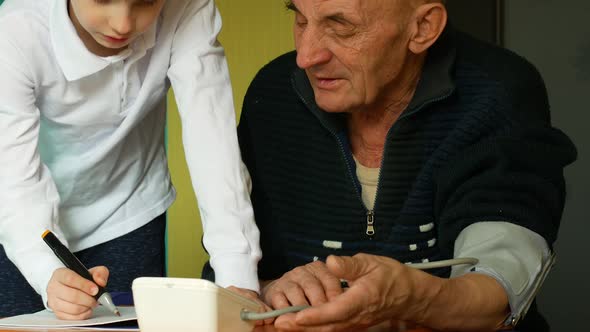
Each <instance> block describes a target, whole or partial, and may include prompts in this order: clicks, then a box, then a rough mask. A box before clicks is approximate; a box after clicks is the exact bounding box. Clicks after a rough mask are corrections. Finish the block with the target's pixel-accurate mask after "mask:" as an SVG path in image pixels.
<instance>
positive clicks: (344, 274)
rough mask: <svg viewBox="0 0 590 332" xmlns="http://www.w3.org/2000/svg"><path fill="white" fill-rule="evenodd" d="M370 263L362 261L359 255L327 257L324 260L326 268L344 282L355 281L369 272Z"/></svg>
mask: <svg viewBox="0 0 590 332" xmlns="http://www.w3.org/2000/svg"><path fill="white" fill-rule="evenodd" d="M369 264H370V262H369V261H368V260H366V259H363V258H362V256H361V255H356V256H353V257H349V256H329V257H328V258H327V259H326V266H327V267H328V270H330V272H332V273H333V274H334V275H335V276H336V277H338V278H341V279H346V280H355V279H358V278H359V277H361V276H363V275H365V274H366V273H367V272H368V271H369Z"/></svg>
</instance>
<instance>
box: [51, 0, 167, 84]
mask: <svg viewBox="0 0 590 332" xmlns="http://www.w3.org/2000/svg"><path fill="white" fill-rule="evenodd" d="M156 27H157V24H156V22H154V24H152V26H151V27H150V29H149V30H148V31H146V32H145V33H144V34H143V35H141V36H139V37H138V38H137V40H135V41H133V43H132V45H130V46H129V47H128V49H127V50H126V51H123V52H121V53H120V54H117V55H114V56H109V57H100V56H98V55H96V54H94V53H92V52H90V51H89V50H88V49H87V48H86V46H85V45H84V42H83V41H82V39H80V37H79V36H78V33H77V32H76V28H75V27H74V24H73V23H72V21H71V19H70V17H69V15H68V1H67V0H55V1H54V2H53V7H52V9H51V14H50V20H49V30H50V36H51V44H52V47H53V52H54V53H55V56H56V58H57V62H58V63H59V66H60V67H61V70H62V72H63V74H64V76H65V78H66V79H67V80H68V81H76V80H79V79H81V78H84V77H86V76H89V75H92V74H94V73H97V72H99V71H101V70H103V69H104V68H106V67H107V66H109V65H110V64H111V63H115V62H118V61H121V60H124V59H126V58H128V57H129V56H130V55H131V53H133V52H140V53H144V54H145V52H146V51H147V50H148V49H150V48H152V47H154V45H155V44H156Z"/></svg>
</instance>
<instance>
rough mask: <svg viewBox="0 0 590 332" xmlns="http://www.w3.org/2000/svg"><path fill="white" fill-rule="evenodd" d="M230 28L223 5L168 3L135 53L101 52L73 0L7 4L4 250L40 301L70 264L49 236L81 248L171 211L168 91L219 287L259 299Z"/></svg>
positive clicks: (1, 60) (1, 178)
mask: <svg viewBox="0 0 590 332" xmlns="http://www.w3.org/2000/svg"><path fill="white" fill-rule="evenodd" d="M220 28H221V18H220V16H219V13H218V11H217V9H216V8H215V4H214V1H213V0H173V1H167V2H166V4H165V7H164V9H163V11H162V14H161V15H160V17H159V18H158V21H157V22H156V24H154V26H153V27H152V28H151V29H150V30H149V31H147V32H146V33H145V34H144V35H142V36H140V37H139V38H138V39H137V40H136V41H134V42H133V43H132V45H131V46H130V48H129V49H128V50H127V51H124V52H122V53H121V54H119V55H116V56H112V57H107V58H101V57H98V56H96V55H94V54H92V53H90V52H89V51H88V50H87V49H86V48H85V46H84V44H83V43H82V41H81V40H80V39H79V38H78V36H77V34H76V31H75V29H74V27H73V25H72V23H71V21H70V19H69V17H68V13H67V1H66V0H8V1H5V3H4V4H3V5H2V6H1V7H0V72H1V73H2V75H0V101H1V102H0V135H2V136H1V137H2V139H1V140H0V156H1V158H0V202H2V205H0V244H2V245H3V246H4V249H5V251H6V254H7V256H8V257H9V258H10V259H11V261H12V262H13V263H15V264H16V266H17V267H18V268H19V270H20V271H21V272H22V273H23V275H24V276H25V277H26V279H27V280H28V281H29V283H30V284H31V285H32V286H33V287H34V289H35V290H36V291H37V292H38V293H39V294H41V295H42V296H43V300H44V303H47V301H46V300H47V293H46V287H47V284H48V282H49V279H50V278H51V275H52V273H53V271H54V270H55V269H57V268H59V267H62V266H63V265H62V264H61V262H59V260H58V259H57V258H56V257H55V256H54V254H53V253H52V252H51V250H50V249H49V248H48V247H47V246H46V245H45V244H44V243H43V241H42V239H41V234H42V233H43V231H44V230H45V229H50V230H52V231H53V232H54V233H55V234H56V235H57V236H58V237H59V238H60V239H61V240H62V241H64V242H65V243H66V244H67V245H68V246H69V248H70V249H71V250H73V251H79V250H83V249H86V248H89V247H92V246H95V245H97V244H100V243H104V242H106V241H109V240H111V239H114V238H116V237H119V236H121V235H124V234H126V233H128V232H131V231H133V230H135V229H137V228H139V227H141V226H143V225H145V224H146V223H148V222H149V221H151V220H152V219H153V218H155V217H156V216H158V215H160V214H161V213H163V212H164V211H166V209H167V208H168V207H169V206H170V205H171V204H172V202H173V200H174V198H175V191H174V188H173V186H172V184H171V182H170V176H169V173H168V167H167V161H166V154H165V148H164V125H165V119H166V113H165V112H166V110H165V107H166V92H167V90H168V88H169V86H170V83H171V84H172V87H173V89H174V92H175V96H176V100H177V104H178V108H179V113H180V116H181V120H182V127H183V143H184V149H185V153H186V160H187V163H188V168H189V171H190V175H191V180H192V183H193V188H194V189H195V193H196V195H197V197H198V198H199V209H200V212H201V218H202V221H203V229H204V239H203V241H204V244H205V247H206V249H207V250H208V252H209V254H210V256H211V265H212V266H213V268H214V269H215V272H216V282H217V283H218V284H219V285H221V286H229V285H235V286H238V287H243V288H249V289H252V290H256V291H258V289H259V288H258V287H259V286H258V279H257V263H258V260H259V259H260V256H261V252H260V248H259V232H258V229H257V227H256V224H255V222H254V217H253V211H252V207H251V203H250V198H249V186H248V182H249V175H248V173H247V170H246V168H245V167H244V165H243V163H242V162H241V159H240V152H239V147H238V143H237V136H236V123H235V113H234V107H233V97H232V92H231V86H230V79H229V73H228V68H227V63H226V59H225V56H224V52H223V48H222V47H221V46H220V45H219V44H218V43H217V34H218V33H219V30H220Z"/></svg>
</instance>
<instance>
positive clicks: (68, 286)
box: [47, 266, 109, 320]
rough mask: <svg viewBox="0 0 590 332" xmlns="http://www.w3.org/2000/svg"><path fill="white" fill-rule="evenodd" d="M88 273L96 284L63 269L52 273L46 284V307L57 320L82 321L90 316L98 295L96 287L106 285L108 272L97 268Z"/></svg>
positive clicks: (104, 268) (99, 267) (101, 267)
mask: <svg viewBox="0 0 590 332" xmlns="http://www.w3.org/2000/svg"><path fill="white" fill-rule="evenodd" d="M89 271H90V274H91V275H92V277H93V278H94V281H95V282H96V284H94V283H93V282H91V281H89V280H87V279H85V278H83V277H81V276H80V275H78V274H77V273H76V272H74V271H72V270H70V269H67V268H65V267H64V268H60V269H57V270H55V271H54V272H53V275H52V276H51V279H50V280H49V283H48V284H47V306H48V307H49V308H50V309H51V310H53V312H54V313H55V316H56V317H57V318H59V319H65V320H84V319H88V318H90V316H92V308H94V307H96V306H97V302H96V299H94V295H96V294H97V293H98V287H97V286H96V285H100V286H102V287H105V286H106V285H107V280H108V278H109V270H108V269H107V268H106V267H104V266H97V267H94V268H91V269H90V270H89Z"/></svg>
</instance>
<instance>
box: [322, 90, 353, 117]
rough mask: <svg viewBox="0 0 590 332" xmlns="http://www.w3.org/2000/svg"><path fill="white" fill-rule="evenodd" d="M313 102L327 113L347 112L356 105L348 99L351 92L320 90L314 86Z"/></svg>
mask: <svg viewBox="0 0 590 332" xmlns="http://www.w3.org/2000/svg"><path fill="white" fill-rule="evenodd" d="M314 92H315V102H316V104H317V105H318V107H319V108H320V109H321V110H322V111H324V112H328V113H349V112H352V111H353V110H354V109H355V108H356V107H354V106H355V105H353V103H352V101H351V100H350V97H351V94H350V93H345V92H336V91H329V92H327V91H322V90H319V91H318V90H317V89H315V88H314Z"/></svg>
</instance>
